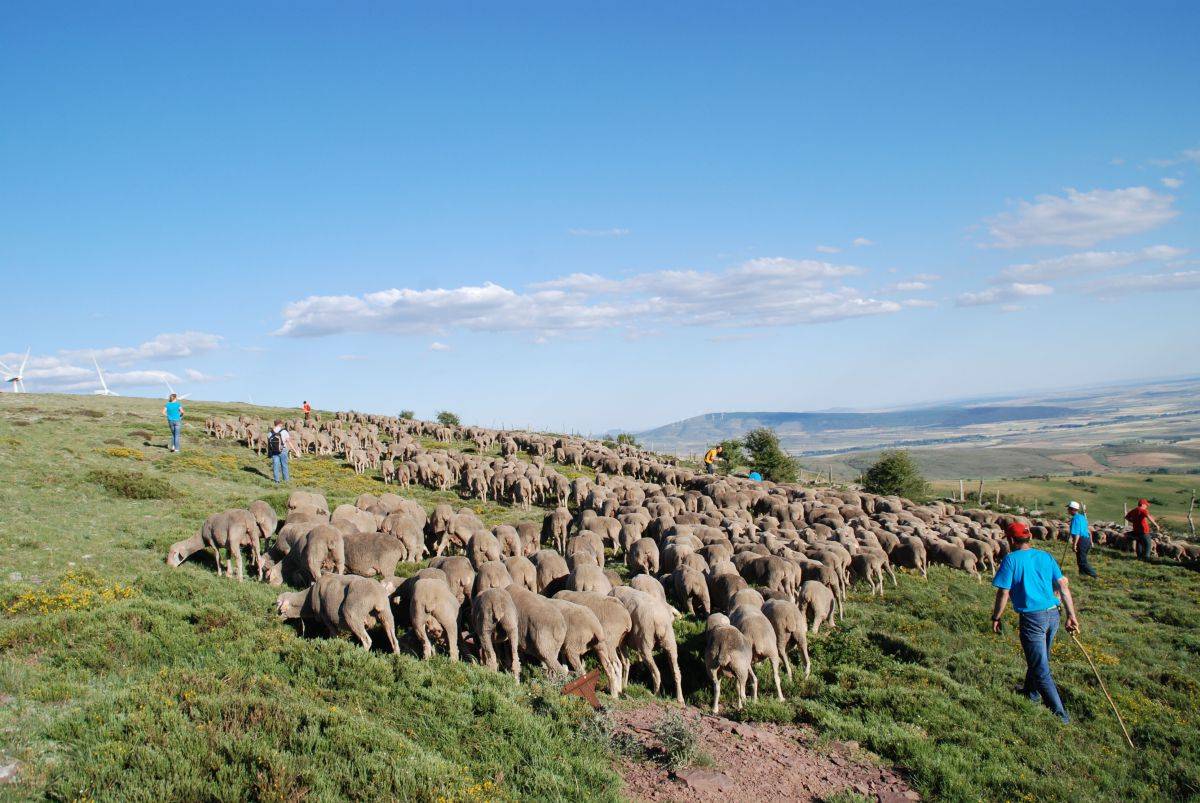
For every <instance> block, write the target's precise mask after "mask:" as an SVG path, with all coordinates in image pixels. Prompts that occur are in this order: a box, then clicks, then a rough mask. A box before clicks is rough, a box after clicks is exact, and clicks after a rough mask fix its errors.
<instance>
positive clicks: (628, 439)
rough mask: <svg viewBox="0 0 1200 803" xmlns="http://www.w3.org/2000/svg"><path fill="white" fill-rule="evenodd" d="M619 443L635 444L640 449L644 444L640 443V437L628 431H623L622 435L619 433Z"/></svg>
mask: <svg viewBox="0 0 1200 803" xmlns="http://www.w3.org/2000/svg"><path fill="white" fill-rule="evenodd" d="M617 443H623V444H625V445H627V446H633V447H635V448H639V449H640V448H641V446H642V445H641V444H640V443H638V439H637V438H635V437H634V436H633V435H632V434H630V433H628V432H622V433H621V434H620V435H618V436H617Z"/></svg>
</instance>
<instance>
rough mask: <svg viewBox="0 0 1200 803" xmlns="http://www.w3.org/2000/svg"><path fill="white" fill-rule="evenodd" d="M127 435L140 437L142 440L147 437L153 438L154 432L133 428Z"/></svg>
mask: <svg viewBox="0 0 1200 803" xmlns="http://www.w3.org/2000/svg"><path fill="white" fill-rule="evenodd" d="M129 437H131V438H141V439H142V440H147V439H149V438H153V437H154V433H153V432H147V431H146V430H144V429H135V430H133V431H132V432H130V433H129Z"/></svg>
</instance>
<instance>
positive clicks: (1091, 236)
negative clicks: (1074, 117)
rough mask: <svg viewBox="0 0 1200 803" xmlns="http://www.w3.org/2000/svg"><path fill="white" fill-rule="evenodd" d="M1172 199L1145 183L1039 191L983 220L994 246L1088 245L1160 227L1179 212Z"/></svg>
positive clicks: (1078, 246)
mask: <svg viewBox="0 0 1200 803" xmlns="http://www.w3.org/2000/svg"><path fill="white" fill-rule="evenodd" d="M1174 202H1175V198H1174V197H1173V196H1170V195H1162V194H1160V193H1157V192H1155V191H1153V190H1151V189H1150V188H1149V187H1127V188H1125V189H1121V190H1092V191H1091V192H1079V191H1078V190H1075V189H1070V188H1068V189H1067V190H1066V195H1065V196H1059V195H1039V196H1037V198H1035V199H1034V200H1033V201H1018V202H1017V205H1016V209H1015V210H1014V211H1012V212H1004V213H1001V214H999V215H996V216H995V217H991V218H987V219H986V220H984V223H985V224H986V225H987V227H988V231H989V233H990V234H991V236H992V242H991V243H990V245H991V246H992V247H994V248H1017V247H1021V246H1028V245H1069V246H1073V247H1076V248H1086V247H1088V246H1090V245H1094V244H1095V243H1098V242H1100V241H1101V240H1108V239H1111V238H1113V237H1120V236H1123V235H1127V234H1137V233H1139V232H1143V231H1149V230H1150V229H1153V228H1156V227H1158V226H1161V225H1162V224H1164V223H1166V222H1167V221H1169V220H1170V219H1171V218H1173V217H1175V216H1176V215H1177V214H1178V212H1177V211H1175V210H1174V209H1172V208H1171V205H1172V204H1173V203H1174Z"/></svg>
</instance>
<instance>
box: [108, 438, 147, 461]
mask: <svg viewBox="0 0 1200 803" xmlns="http://www.w3.org/2000/svg"><path fill="white" fill-rule="evenodd" d="M111 442H112V441H105V443H111ZM116 442H117V443H120V441H116ZM104 453H105V454H106V455H108V456H109V457H124V458H128V459H130V460H145V459H146V455H144V454H143V453H142V452H141V450H140V449H130V448H129V447H127V446H111V447H109V448H108V449H105V450H104Z"/></svg>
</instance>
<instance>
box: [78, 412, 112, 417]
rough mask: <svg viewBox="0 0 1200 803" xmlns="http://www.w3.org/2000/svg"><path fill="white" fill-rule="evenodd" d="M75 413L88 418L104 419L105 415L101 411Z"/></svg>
mask: <svg viewBox="0 0 1200 803" xmlns="http://www.w3.org/2000/svg"><path fill="white" fill-rule="evenodd" d="M76 412H77V413H78V414H79V415H82V416H87V417H88V418H104V416H106V415H107V413H105V412H104V411H103V410H76Z"/></svg>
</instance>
